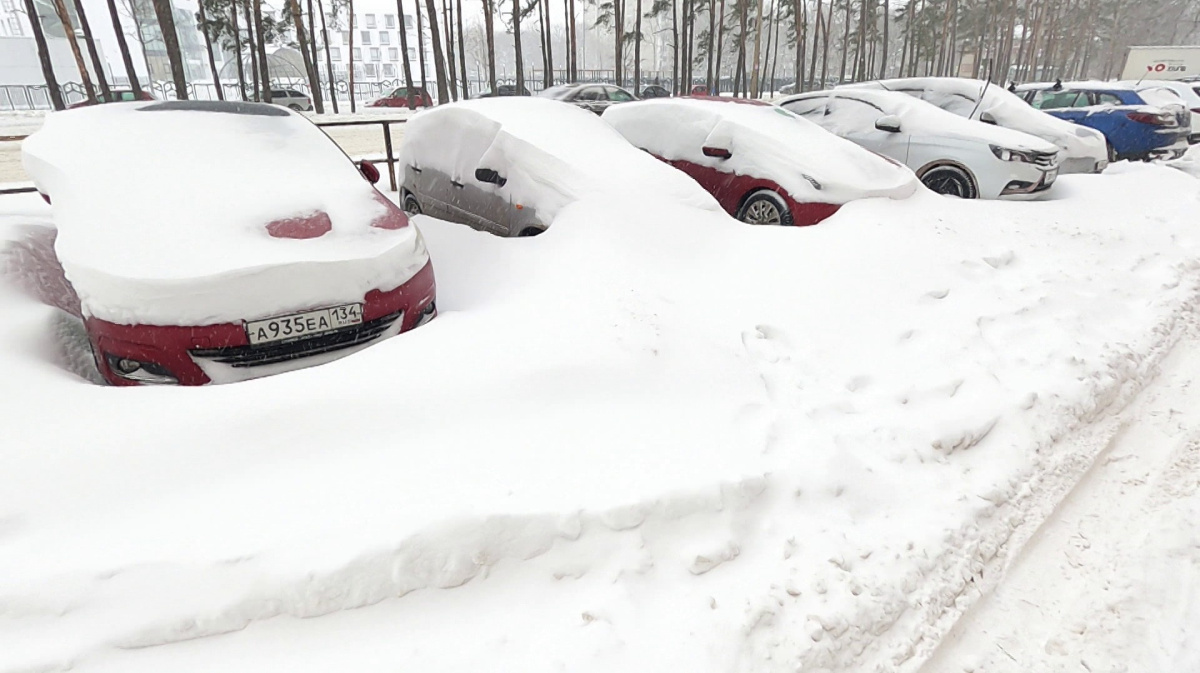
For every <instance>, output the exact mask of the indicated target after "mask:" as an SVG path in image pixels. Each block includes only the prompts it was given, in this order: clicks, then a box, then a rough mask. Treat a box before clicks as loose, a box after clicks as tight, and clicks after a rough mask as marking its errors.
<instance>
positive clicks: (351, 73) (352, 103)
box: [347, 0, 424, 114]
mask: <svg viewBox="0 0 1200 673" xmlns="http://www.w3.org/2000/svg"><path fill="white" fill-rule="evenodd" d="M416 1H417V2H418V3H420V1H421V0H416ZM349 12H350V19H349V24H350V29H349V30H348V31H347V32H348V33H349V35H350V44H349V47H350V68H349V73H348V74H349V76H350V113H351V114H353V113H355V112H357V111H358V101H356V100H355V95H354V0H349ZM422 85H424V82H422Z"/></svg>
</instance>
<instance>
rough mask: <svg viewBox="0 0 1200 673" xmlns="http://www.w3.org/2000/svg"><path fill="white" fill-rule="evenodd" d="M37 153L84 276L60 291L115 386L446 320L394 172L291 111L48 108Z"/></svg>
mask: <svg viewBox="0 0 1200 673" xmlns="http://www.w3.org/2000/svg"><path fill="white" fill-rule="evenodd" d="M22 151H23V153H24V161H25V166H26V169H27V170H28V172H29V173H30V175H31V176H32V178H33V180H34V183H35V184H36V185H37V187H38V190H39V191H40V192H42V194H43V195H45V196H46V197H47V200H48V201H50V202H51V204H52V208H53V209H54V220H55V226H56V227H57V240H56V241H54V253H55V255H54V259H55V265H57V264H59V263H61V268H62V270H63V271H64V272H65V278H66V279H69V281H70V282H69V283H66V282H65V281H54V280H48V281H46V282H45V283H44V284H45V285H46V286H47V287H48V288H50V289H49V290H48V291H47V293H46V294H48V295H49V296H50V297H51V303H53V304H55V305H58V306H60V307H62V308H64V309H67V310H72V309H74V311H73V312H77V314H78V315H80V317H82V318H83V320H84V323H85V325H86V329H87V334H88V338H89V340H90V342H91V346H92V351H93V353H94V355H95V360H96V365H97V367H98V368H99V371H100V373H101V375H103V377H104V378H105V380H107V381H108V382H109V383H111V384H113V385H119V386H126V385H138V384H147V383H159V384H181V385H201V384H206V383H213V382H216V383H223V382H232V381H239V380H243V379H248V378H255V377H259V376H265V375H269V374H275V373H279V372H283V371H288V370H291V369H298V368H302V367H308V366H313V365H317V364H321V363H324V362H328V361H330V360H333V359H336V358H338V357H341V356H343V355H346V354H349V353H351V352H354V350H356V349H358V348H361V347H364V346H366V345H368V344H371V343H375V342H377V341H379V340H381V339H384V338H387V337H389V336H393V335H396V334H399V333H401V332H404V331H407V330H410V329H412V328H414V327H416V326H418V325H421V324H423V323H425V322H427V321H428V320H430V319H432V318H433V317H434V316H435V315H436V313H437V309H436V305H435V303H434V299H435V296H434V295H435V284H434V277H433V267H432V265H431V264H430V261H429V254H428V253H427V252H426V249H425V244H424V241H423V240H422V238H421V234H420V232H419V231H417V229H416V227H415V226H413V225H412V224H410V222H409V220H408V217H407V215H405V213H404V212H403V211H402V210H401V209H400V208H398V207H397V206H396V205H395V204H393V203H392V202H391V201H389V200H388V199H386V198H384V197H383V195H381V194H380V193H379V192H378V191H376V190H375V188H374V187H373V185H372V183H373V182H374V181H375V180H378V177H379V172H378V171H377V170H376V169H375V168H374V167H373V166H371V165H369V164H364V165H363V166H361V167H356V166H355V165H354V164H353V163H352V162H351V161H350V160H349V159H348V158H347V157H346V155H345V154H344V153H343V152H342V151H341V149H339V148H338V147H337V146H336V145H335V144H333V142H332V141H330V140H329V138H328V137H326V136H325V135H324V134H323V133H322V132H321V131H320V129H318V128H317V127H316V126H314V125H313V124H312V123H311V122H309V121H308V120H307V119H305V118H304V117H303V116H301V115H298V114H296V113H294V112H292V111H290V110H287V109H284V108H280V107H278V106H272V105H263V104H257V103H232V102H224V103H223V102H215V101H171V102H164V103H152V104H146V105H138V106H133V105H130V106H93V107H89V108H85V109H81V110H74V111H70V112H64V113H61V114H57V115H51V116H49V117H47V119H46V122H45V124H44V125H43V127H42V128H41V130H39V131H38V132H37V133H35V134H33V135H32V136H30V137H29V138H28V139H27V140H26V141H25V142H24V144H23V146H22ZM180 157H186V158H185V159H184V161H185V162H186V163H187V165H188V168H189V178H188V180H186V181H185V180H180V179H179V176H178V167H179V162H180V160H181V159H180ZM277 166H287V167H289V168H288V170H287V171H286V173H285V174H282V175H281V174H279V172H278V171H277V170H276V169H275V168H269V169H268V170H264V167H277ZM364 178H365V179H364ZM41 257H42V258H43V260H44V258H45V257H46V255H42V256H41ZM29 258H31V259H37V258H38V256H37V255H31V256H29ZM44 264H45V262H44V261H43V265H44ZM26 275H28V274H26ZM44 275H45V276H46V277H48V278H50V277H51V276H50V274H44ZM56 287H57V288H59V290H58V291H55V290H54V288H56ZM63 287H69V288H70V291H71V292H73V293H74V294H75V296H76V298H77V299H66V300H64V299H63V298H62V297H61V295H62V294H64V293H63V291H62V288H63ZM76 301H77V304H75V302H76ZM75 306H77V308H75Z"/></svg>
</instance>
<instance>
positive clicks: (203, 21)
mask: <svg viewBox="0 0 1200 673" xmlns="http://www.w3.org/2000/svg"><path fill="white" fill-rule="evenodd" d="M196 7H197V8H198V9H199V12H200V32H201V33H203V34H204V51H205V53H207V54H208V69H209V71H211V72H212V78H213V88H215V89H216V90H217V100H225V92H224V91H222V90H221V75H220V73H218V72H217V60H216V59H215V58H213V50H212V38H210V37H209V36H208V17H207V16H206V15H205V13H204V0H199V2H197V3H196Z"/></svg>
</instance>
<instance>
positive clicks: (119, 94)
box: [67, 89, 158, 110]
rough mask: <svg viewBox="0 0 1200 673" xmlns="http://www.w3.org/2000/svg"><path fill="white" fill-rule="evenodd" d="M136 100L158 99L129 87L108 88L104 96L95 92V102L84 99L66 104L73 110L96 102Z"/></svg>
mask: <svg viewBox="0 0 1200 673" xmlns="http://www.w3.org/2000/svg"><path fill="white" fill-rule="evenodd" d="M138 100H145V101H151V100H158V99H157V98H155V97H154V96H151V95H150V94H148V93H146V92H145V91H139V92H137V93H134V92H133V91H131V90H129V89H109V90H108V96H107V97H105V96H104V94H102V93H99V92H97V93H96V102H95V103H93V102H92V101H90V100H86V99H85V100H82V101H79V102H78V103H73V104H71V105H68V106H67V109H68V110H74V109H75V108H81V107H87V106H89V105H96V104H97V103H128V102H131V101H138Z"/></svg>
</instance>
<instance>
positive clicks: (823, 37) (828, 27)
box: [821, 0, 833, 89]
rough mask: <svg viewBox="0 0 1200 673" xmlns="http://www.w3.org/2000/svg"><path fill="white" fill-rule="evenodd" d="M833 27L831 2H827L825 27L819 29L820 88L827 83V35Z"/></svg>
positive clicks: (831, 0) (830, 0)
mask: <svg viewBox="0 0 1200 673" xmlns="http://www.w3.org/2000/svg"><path fill="white" fill-rule="evenodd" d="M832 27H833V0H829V11H828V12H825V27H824V28H822V29H821V88H822V89H824V88H825V82H828V81H829V33H830V30H831V29H832Z"/></svg>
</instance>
